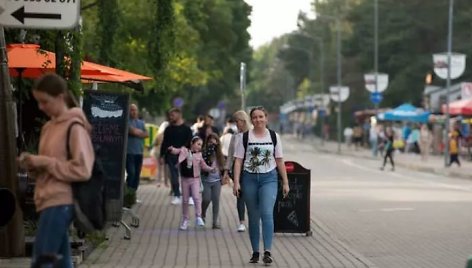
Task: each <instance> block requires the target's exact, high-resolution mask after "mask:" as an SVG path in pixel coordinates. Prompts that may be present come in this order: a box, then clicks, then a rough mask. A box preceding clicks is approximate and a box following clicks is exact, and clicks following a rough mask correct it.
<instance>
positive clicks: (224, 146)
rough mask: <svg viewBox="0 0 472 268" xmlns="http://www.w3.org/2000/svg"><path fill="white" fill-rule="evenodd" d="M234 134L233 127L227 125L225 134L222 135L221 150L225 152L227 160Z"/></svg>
mask: <svg viewBox="0 0 472 268" xmlns="http://www.w3.org/2000/svg"><path fill="white" fill-rule="evenodd" d="M233 135H234V131H233V129H232V128H231V127H226V128H225V129H224V131H223V135H221V137H220V142H221V151H222V152H223V156H224V157H225V160H226V159H227V158H228V151H229V145H230V143H231V138H232V137H233Z"/></svg>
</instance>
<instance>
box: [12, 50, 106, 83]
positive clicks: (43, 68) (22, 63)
mask: <svg viewBox="0 0 472 268" xmlns="http://www.w3.org/2000/svg"><path fill="white" fill-rule="evenodd" d="M7 57H8V69H9V71H10V75H11V76H13V77H24V78H37V77H39V76H41V75H42V74H43V73H48V72H54V71H55V69H56V55H55V54H54V53H52V52H49V51H46V50H43V49H40V47H39V45H36V44H10V45H8V46H7ZM81 73H82V74H83V75H84V74H87V75H98V74H103V72H102V71H100V70H97V69H96V68H93V67H91V66H89V65H88V63H83V64H82V67H81Z"/></svg>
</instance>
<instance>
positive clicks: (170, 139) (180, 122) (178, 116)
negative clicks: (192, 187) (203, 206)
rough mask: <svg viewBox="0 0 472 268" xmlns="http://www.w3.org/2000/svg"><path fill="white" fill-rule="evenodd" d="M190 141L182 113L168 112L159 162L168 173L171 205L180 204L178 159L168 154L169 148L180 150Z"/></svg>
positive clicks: (189, 133)
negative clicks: (164, 164)
mask: <svg viewBox="0 0 472 268" xmlns="http://www.w3.org/2000/svg"><path fill="white" fill-rule="evenodd" d="M191 139H192V131H191V130H190V127H188V126H187V125H185V123H184V119H183V118H182V112H181V111H180V109H179V108H172V109H170V110H169V126H168V127H167V128H166V129H165V130H164V139H163V141H162V145H161V153H160V158H159V162H160V163H164V162H165V163H166V164H167V166H168V167H169V172H170V183H171V186H172V194H173V196H174V197H173V198H172V201H171V204H173V205H178V204H180V203H181V202H182V200H181V199H180V196H181V194H180V183H179V170H178V168H177V162H178V157H177V156H176V155H173V154H169V153H168V152H169V150H168V149H169V147H174V148H180V147H182V146H189V144H190V140H191Z"/></svg>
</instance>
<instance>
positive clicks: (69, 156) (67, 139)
mask: <svg viewBox="0 0 472 268" xmlns="http://www.w3.org/2000/svg"><path fill="white" fill-rule="evenodd" d="M74 125H81V126H82V127H83V126H84V125H83V124H82V123H80V122H78V121H74V122H72V123H71V124H70V125H69V127H68V128H67V134H66V135H67V136H66V149H67V159H68V160H70V159H72V155H71V153H70V145H69V142H70V132H71V131H72V127H73V126H74Z"/></svg>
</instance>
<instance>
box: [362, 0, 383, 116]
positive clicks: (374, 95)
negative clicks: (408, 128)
mask: <svg viewBox="0 0 472 268" xmlns="http://www.w3.org/2000/svg"><path fill="white" fill-rule="evenodd" d="M378 40H379V1H378V0H374V73H371V74H365V75H364V80H365V86H366V89H367V90H368V91H370V92H371V97H370V98H371V101H372V102H373V103H374V107H375V115H377V110H378V108H379V103H380V102H381V101H382V94H381V93H382V92H383V91H384V90H385V89H387V86H388V74H380V73H378V69H379V43H378Z"/></svg>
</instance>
